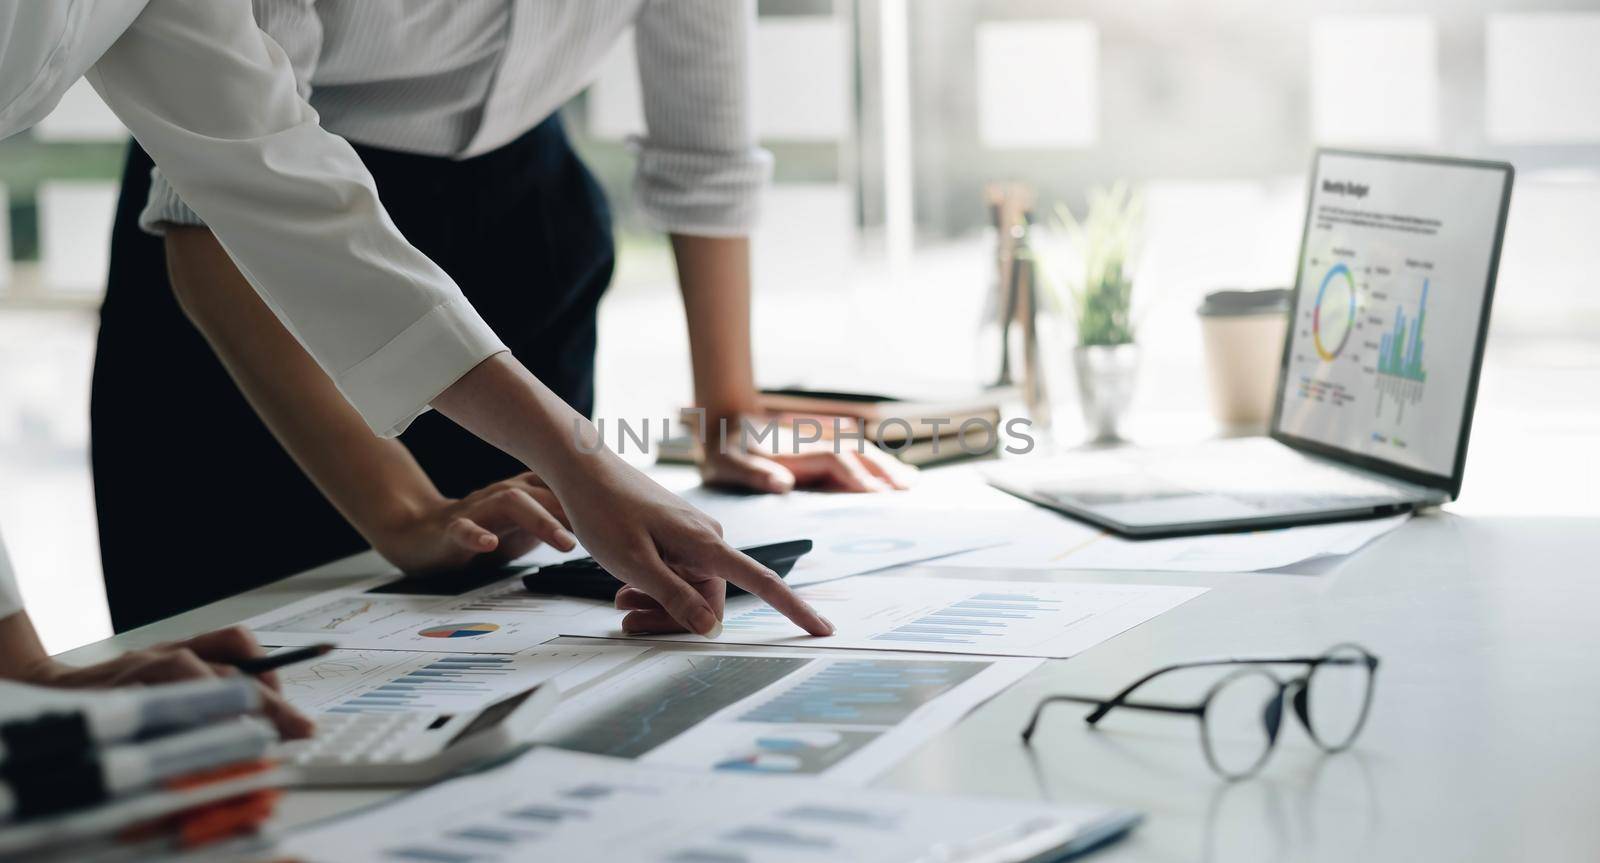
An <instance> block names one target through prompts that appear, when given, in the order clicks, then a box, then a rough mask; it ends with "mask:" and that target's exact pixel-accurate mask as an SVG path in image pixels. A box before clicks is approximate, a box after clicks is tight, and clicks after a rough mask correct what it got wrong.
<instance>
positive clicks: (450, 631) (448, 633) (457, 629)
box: [417, 623, 500, 638]
mask: <svg viewBox="0 0 1600 863" xmlns="http://www.w3.org/2000/svg"><path fill="white" fill-rule="evenodd" d="M499 628H500V624H498V623H447V624H445V625H444V626H430V627H428V628H427V629H424V630H421V631H419V632H418V633H417V634H418V635H420V636H422V637H423V638H475V637H477V636H479V635H488V634H489V633H491V632H494V631H495V630H497V629H499Z"/></svg>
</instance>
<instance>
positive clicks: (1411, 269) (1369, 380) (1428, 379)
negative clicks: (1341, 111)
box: [1274, 151, 1510, 481]
mask: <svg viewBox="0 0 1600 863" xmlns="http://www.w3.org/2000/svg"><path fill="white" fill-rule="evenodd" d="M1508 174H1509V166H1505V165H1495V164H1489V163H1472V162H1458V161H1451V160H1429V159H1413V158H1406V157H1389V156H1377V155H1367V154H1355V153H1340V152H1332V151H1324V152H1322V153H1320V154H1319V155H1318V157H1317V163H1316V168H1315V173H1314V177H1313V181H1312V185H1311V198H1310V201H1309V210H1308V213H1307V221H1306V233H1305V241H1304V244H1303V246H1302V248H1301V252H1300V254H1301V259H1300V269H1299V275H1298V280H1299V281H1298V284H1297V286H1296V291H1295V304H1294V310H1293V314H1294V317H1293V319H1292V326H1291V328H1290V335H1289V345H1288V346H1287V348H1286V351H1285V355H1284V367H1283V376H1282V378H1281V379H1280V382H1279V385H1280V386H1281V387H1282V388H1283V391H1282V392H1281V393H1280V394H1279V404H1278V414H1277V418H1276V424H1275V426H1274V430H1275V431H1277V432H1279V433H1281V434H1285V435H1288V436H1291V437H1294V438H1298V439H1301V440H1305V441H1311V442H1314V443H1320V444H1324V445H1326V446H1328V447H1332V448H1335V449H1337V450H1341V451H1344V452H1347V453H1353V454H1357V455H1361V456H1365V457H1367V458H1370V459H1376V460H1378V461H1380V462H1386V463H1388V464H1392V465H1397V466H1399V467H1402V468H1406V469H1408V470H1410V471H1415V472H1420V473H1423V474H1430V475H1434V476H1440V477H1451V476H1452V475H1454V474H1455V472H1456V471H1455V468H1456V464H1457V456H1458V452H1457V449H1458V448H1459V447H1460V446H1461V445H1462V442H1463V441H1464V436H1463V434H1462V432H1463V424H1464V423H1465V422H1467V421H1468V417H1470V413H1469V405H1468V400H1469V398H1470V397H1471V395H1472V392H1473V390H1474V389H1475V386H1476V378H1477V368H1478V363H1479V361H1480V359H1481V357H1480V352H1481V349H1482V344H1481V334H1482V327H1483V325H1484V323H1485V321H1486V318H1485V314H1486V311H1487V304H1488V301H1489V294H1490V290H1491V288H1490V285H1491V283H1492V279H1493V274H1494V273H1493V271H1494V268H1495V265H1496V262H1497V260H1498V248H1499V242H1500V232H1501V229H1502V221H1501V220H1502V217H1503V203H1504V199H1505V196H1506V195H1507V194H1508V193H1509V188H1510V187H1509V183H1508ZM1375 466H1377V465H1375ZM1457 480H1458V481H1459V477H1457Z"/></svg>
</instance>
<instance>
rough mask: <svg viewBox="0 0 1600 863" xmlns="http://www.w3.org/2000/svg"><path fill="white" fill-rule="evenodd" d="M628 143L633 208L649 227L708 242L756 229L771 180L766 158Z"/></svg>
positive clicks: (753, 152) (762, 153) (755, 150)
mask: <svg viewBox="0 0 1600 863" xmlns="http://www.w3.org/2000/svg"><path fill="white" fill-rule="evenodd" d="M628 144H629V148H630V149H632V150H633V152H634V153H635V154H636V156H637V157H638V169H637V174H636V176H635V178H634V185H633V196H634V204H635V206H636V207H637V209H638V211H639V213H640V215H642V216H643V217H644V219H645V220H646V221H647V222H649V223H650V224H651V225H653V226H654V227H656V228H659V229H661V230H663V231H667V232H669V233H677V234H694V235H697V236H710V237H738V236H745V235H748V234H749V233H750V230H751V229H752V228H754V227H755V224H756V221H757V218H758V217H759V215H760V209H761V192H762V189H763V188H765V186H766V184H767V181H768V180H770V179H771V178H772V154H771V153H769V152H767V151H766V150H763V149H761V148H760V147H751V148H750V149H749V150H747V151H745V152H742V153H708V152H704V151H694V150H667V149H661V148H658V147H653V146H651V145H650V142H649V141H648V140H646V139H644V138H639V137H634V138H631V139H629V141H628Z"/></svg>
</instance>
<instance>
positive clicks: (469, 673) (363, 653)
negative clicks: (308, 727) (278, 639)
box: [278, 644, 646, 714]
mask: <svg viewBox="0 0 1600 863" xmlns="http://www.w3.org/2000/svg"><path fill="white" fill-rule="evenodd" d="M645 652H646V649H645V648H642V647H633V646H630V645H626V644H600V645H594V646H588V645H581V646H580V645H570V646H569V645H550V646H548V647H535V648H532V649H530V650H524V651H522V652H521V653H514V654H510V655H499V654H471V653H411V652H406V651H396V650H334V651H331V652H329V653H328V654H327V655H325V656H321V657H318V658H317V659H315V660H313V661H311V662H307V663H304V664H302V665H293V666H290V667H288V668H285V669H283V670H282V671H279V672H278V679H279V681H280V682H281V683H282V685H283V694H284V697H285V698H287V699H288V700H289V703H291V704H293V705H294V706H296V707H298V708H300V709H301V710H303V711H305V712H306V713H310V714H317V713H457V712H461V711H471V710H479V709H481V708H484V707H487V706H489V705H490V704H493V703H494V702H496V701H498V700H500V699H501V698H504V697H506V696H508V695H513V694H515V693H518V692H522V691H523V690H526V689H529V688H532V687H534V686H537V685H539V684H542V683H544V682H546V681H551V680H553V681H555V683H556V685H557V686H559V687H560V688H561V690H562V691H563V692H566V691H569V690H572V689H574V688H576V687H578V686H581V685H582V684H584V683H587V682H589V681H591V680H594V679H595V678H597V677H600V676H601V675H603V674H605V673H606V672H608V671H611V670H612V669H614V668H616V667H618V666H620V665H622V664H623V663H625V662H628V661H629V660H632V659H635V658H637V657H638V656H640V655H642V654H644V653H645Z"/></svg>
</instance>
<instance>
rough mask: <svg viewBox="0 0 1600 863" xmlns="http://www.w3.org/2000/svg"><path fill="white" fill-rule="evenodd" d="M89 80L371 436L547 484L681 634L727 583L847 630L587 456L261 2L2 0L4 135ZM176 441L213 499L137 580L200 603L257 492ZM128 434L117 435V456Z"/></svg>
mask: <svg viewBox="0 0 1600 863" xmlns="http://www.w3.org/2000/svg"><path fill="white" fill-rule="evenodd" d="M80 77H83V78H86V79H87V80H88V81H89V82H90V84H91V85H92V86H93V87H94V88H95V90H96V91H97V92H99V94H100V95H101V97H102V98H104V99H105V101H106V103H107V104H108V105H109V106H110V107H111V109H112V110H113V111H115V112H116V114H117V117H118V118H119V119H121V120H122V122H123V123H124V124H125V125H126V126H127V127H128V129H129V130H130V131H131V132H132V133H133V136H134V138H135V139H136V140H137V141H139V142H140V144H141V145H143V146H144V147H146V148H148V149H149V150H150V151H151V152H152V153H153V154H154V155H155V157H156V161H157V162H158V163H159V164H162V165H165V166H167V167H168V169H169V174H170V179H171V181H172V183H173V185H174V186H175V187H176V188H177V189H178V190H179V191H180V192H181V193H182V194H183V196H184V200H186V201H187V202H189V203H190V204H192V205H193V206H194V208H195V209H196V210H197V211H198V212H199V213H201V214H203V215H204V216H205V217H206V219H207V220H209V221H210V222H211V224H212V225H213V226H214V227H216V230H217V232H218V234H219V235H220V236H221V237H222V240H223V242H224V244H225V245H226V246H227V250H228V255H229V256H230V257H231V258H232V259H233V260H234V261H236V262H238V264H239V265H240V267H241V269H242V270H243V271H244V272H245V273H247V274H248V276H249V279H250V283H251V286H252V287H253V288H254V290H255V291H256V292H258V293H259V294H260V295H261V296H262V297H263V298H265V299H266V300H267V301H268V303H269V305H270V308H271V309H272V312H273V313H274V315H275V316H276V318H277V319H278V320H280V321H281V322H282V324H283V325H284V326H286V327H287V328H288V329H289V330H290V331H292V332H293V333H294V335H295V338H296V340H297V342H299V343H300V344H301V345H302V346H303V347H304V349H305V351H306V353H307V354H308V355H309V356H310V357H311V358H313V359H314V361H315V364H316V366H317V367H318V369H319V371H320V372H321V373H322V374H324V375H326V376H327V378H328V379H331V380H332V381H333V382H335V383H336V384H337V388H338V390H339V392H340V394H341V395H342V396H343V397H344V398H345V399H347V400H348V402H349V405H350V406H352V407H353V408H355V410H356V412H357V413H358V414H359V416H360V417H361V420H362V421H363V423H364V424H365V425H366V426H367V428H368V429H370V430H371V431H372V432H374V433H377V434H380V435H390V436H392V435H394V434H398V433H399V432H401V431H403V430H404V429H405V427H406V426H407V425H408V424H409V423H410V422H411V421H412V420H413V419H415V418H416V417H417V416H419V415H421V414H423V413H425V412H426V411H427V410H428V409H429V407H430V405H431V406H432V407H434V408H437V409H438V410H439V411H440V412H441V413H443V414H445V415H446V416H449V417H450V418H451V419H453V420H455V421H456V422H457V423H459V424H460V425H461V426H463V427H464V428H466V429H467V430H469V431H470V432H472V433H473V434H475V435H477V436H479V437H481V438H483V439H484V440H486V441H488V442H490V443H492V444H494V445H495V446H497V447H499V448H500V449H502V450H504V451H505V452H507V453H509V454H511V455H513V456H515V457H516V458H517V459H518V460H519V461H520V462H521V463H522V464H525V465H527V466H528V467H530V468H533V469H535V470H537V471H539V474H540V475H541V476H542V477H543V478H544V480H545V481H546V482H547V483H548V484H549V488H550V489H551V491H552V494H554V496H555V497H556V498H557V499H559V500H560V503H561V508H562V510H563V512H564V514H565V515H566V516H567V518H568V520H569V522H570V523H571V525H572V527H573V529H574V531H575V532H576V534H577V535H578V537H579V538H580V539H582V540H583V542H584V543H585V544H586V545H587V546H588V547H589V549H590V550H591V551H593V552H594V554H595V556H596V557H597V558H599V559H600V561H601V562H602V563H603V564H605V566H606V568H607V569H609V570H610V571H612V572H613V573H615V574H616V575H617V576H619V577H621V578H622V579H623V580H625V581H628V582H629V583H630V584H632V585H634V586H635V587H638V588H641V589H643V590H645V591H646V592H648V593H649V594H650V595H651V596H653V597H654V598H655V599H656V600H659V601H660V603H661V604H662V605H663V606H664V607H665V608H666V609H668V610H669V611H670V617H671V619H672V620H673V621H674V623H675V624H678V625H681V626H684V627H686V628H688V629H691V630H693V631H696V632H702V633H704V632H710V631H713V630H715V629H717V627H718V626H719V624H718V616H719V614H720V612H721V608H722V596H723V587H724V584H723V580H724V579H726V580H727V581H730V582H734V583H737V584H740V585H742V586H745V587H746V588H747V589H750V590H752V591H753V592H755V593H756V594H757V595H759V596H761V597H762V598H764V599H766V600H767V601H768V602H770V603H772V605H773V606H774V607H775V608H776V609H778V610H779V611H781V612H782V613H783V614H785V615H786V616H788V617H789V618H790V619H792V620H794V621H795V622H796V623H798V624H799V625H800V626H802V627H804V628H805V629H806V630H807V631H809V632H813V633H818V634H823V633H827V632H831V631H832V627H831V626H830V625H829V624H828V623H827V622H826V621H824V620H823V619H822V618H821V617H819V616H818V615H817V614H816V612H815V611H814V610H812V609H811V608H810V607H809V606H807V605H806V604H805V603H804V602H803V601H801V600H800V599H799V597H797V596H795V595H794V593H793V592H792V591H790V590H789V589H788V587H787V586H786V585H784V584H783V582H782V581H781V580H780V579H778V578H776V577H775V576H774V575H773V573H771V572H770V571H768V570H767V569H765V568H764V567H762V566H761V565H760V564H758V563H756V562H755V561H753V560H751V559H750V558H748V557H746V556H745V555H742V554H739V553H738V552H737V551H735V550H733V549H732V548H730V547H729V546H728V545H727V543H725V542H723V541H722V539H721V537H720V536H719V533H718V529H717V525H716V523H715V522H714V521H712V520H711V519H710V518H708V517H706V516H705V515H704V514H701V513H698V512H696V511H695V510H694V509H693V508H692V507H689V506H687V505H685V504H684V503H683V502H682V501H681V500H679V499H678V498H676V497H674V496H673V495H671V494H669V493H667V492H666V491H665V490H664V489H662V488H661V487H660V486H658V485H656V484H655V483H653V482H651V481H650V480H649V479H648V478H647V477H645V476H644V475H642V474H640V473H639V472H638V471H637V470H635V469H633V468H632V467H630V466H628V465H627V464H626V463H624V462H623V461H622V460H621V459H620V458H618V457H617V456H616V455H615V454H613V453H610V452H608V451H606V450H603V449H602V450H599V451H587V450H585V449H584V448H583V447H581V446H580V445H579V442H578V440H576V439H575V438H576V437H577V435H578V434H579V433H580V432H581V433H584V434H587V435H589V436H591V437H592V435H593V434H594V428H593V426H592V425H589V424H588V423H587V422H586V421H585V420H584V419H583V417H582V416H580V415H579V414H577V413H575V412H574V411H573V410H572V409H571V408H570V407H568V406H567V405H566V403H565V402H563V401H561V400H560V399H559V398H558V397H556V396H555V395H554V394H553V393H551V391H550V390H549V388H547V387H545V386H544V385H543V384H542V383H540V381H539V380H538V379H537V378H536V377H534V376H533V375H532V374H530V373H529V372H528V371H527V369H526V368H525V367H524V366H522V365H521V364H520V363H519V362H517V361H516V359H515V358H514V357H512V356H511V355H510V354H509V353H508V352H507V351H506V349H505V346H504V345H503V344H502V343H501V342H500V340H499V338H498V337H496V336H495V334H494V332H493V331H492V330H490V329H489V327H488V326H487V325H485V324H484V322H483V320H482V318H481V317H480V316H479V315H478V314H477V312H476V311H475V310H474V309H473V308H472V306H471V304H470V303H468V302H467V301H466V300H465V299H464V298H463V297H462V294H461V291H460V290H459V289H458V288H457V286H456V285H455V284H454V282H452V281H451V280H450V278H449V276H448V275H446V274H445V273H444V272H443V271H442V270H441V269H440V268H439V267H438V266H437V265H436V264H434V263H433V261H431V260H429V259H428V258H427V257H425V256H423V255H422V254H421V253H419V252H418V251H417V250H416V249H415V248H413V247H411V246H410V245H408V244H407V243H406V242H405V241H404V239H402V238H401V237H400V235H399V233H398V232H397V231H396V230H395V227H394V224H393V223H392V222H391V221H390V220H389V218H388V216H387V214H386V213H385V212H384V210H383V207H382V205H381V204H380V203H379V200H378V194H377V192H376V190H375V189H374V187H373V183H372V176H371V174H370V173H369V172H368V171H367V170H366V169H365V168H364V167H363V166H362V164H361V162H360V160H359V159H358V158H357V157H356V155H355V153H354V152H352V151H351V149H350V147H349V145H348V144H346V143H345V142H344V141H341V140H339V139H338V138H335V137H334V136H332V135H329V134H328V133H326V132H325V131H323V130H322V129H321V128H319V127H318V125H317V115H316V113H315V112H314V111H312V110H311V108H310V107H309V106H308V105H307V104H306V103H305V102H304V101H303V100H302V99H301V98H300V97H299V95H297V94H296V92H295V81H294V75H293V72H292V70H291V69H290V68H289V65H288V62H287V60H286V59H285V57H284V54H283V51H282V49H281V48H279V46H278V45H277V44H276V43H275V42H272V41H271V40H270V39H267V38H265V37H264V36H263V35H262V33H261V30H260V29H259V28H258V27H257V26H256V23H255V20H254V19H253V17H252V15H251V10H250V4H249V3H247V2H244V0H51V2H48V3H45V2H20V0H0V138H4V137H6V136H8V135H11V134H15V133H18V132H20V131H22V130H24V129H27V128H28V127H30V126H31V125H33V124H34V123H36V122H38V121H39V119H40V118H42V117H44V116H45V115H46V114H48V113H49V112H50V111H51V110H52V109H53V108H54V107H55V105H56V104H57V103H58V102H59V101H60V99H61V96H62V94H63V93H64V92H66V90H67V89H68V88H69V87H70V86H72V84H73V83H74V82H75V81H76V80H78V79H79V78H80ZM128 386H129V388H130V392H129V396H130V397H131V398H138V397H139V396H141V395H145V396H152V397H153V396H155V395H157V394H161V395H166V394H170V393H173V392H177V393H179V394H180V395H181V394H183V393H184V390H185V385H184V382H183V381H182V380H181V379H174V378H172V377H168V376H160V375H158V376H155V377H149V378H140V379H137V380H134V381H129V382H128ZM303 421H305V422H314V421H315V418H307V419H305V420H303ZM129 422H130V423H133V424H136V425H137V424H146V423H149V424H155V423H160V422H161V417H159V416H152V415H150V414H149V413H146V414H144V415H135V416H132V417H130V418H129ZM165 430H166V431H168V432H169V433H171V434H174V435H177V436H180V437H184V439H185V440H186V441H188V442H189V443H190V444H191V445H192V446H193V447H194V448H196V449H197V450H198V449H205V450H206V451H208V452H210V453H212V454H213V461H212V462H211V467H212V472H211V474H210V475H209V476H208V477H207V481H206V483H205V484H204V485H203V486H202V487H197V488H191V489H186V492H187V495H186V497H185V498H184V499H183V500H182V501H181V503H182V505H181V506H180V507H178V508H177V509H174V510H170V511H167V512H164V513H161V514H160V518H157V519H154V520H150V519H146V520H145V522H144V523H145V524H146V525H147V526H148V527H149V528H150V530H152V531H153V532H155V533H157V534H159V537H158V540H159V546H158V547H157V549H156V551H155V553H153V554H152V556H151V557H150V558H149V559H148V560H144V561H139V562H138V564H139V565H140V566H142V568H143V569H142V573H141V574H142V575H144V576H145V577H146V579H147V583H146V586H145V589H146V590H148V591H151V592H167V593H173V592H178V591H181V590H182V589H183V588H184V585H183V584H182V583H181V582H178V581H176V580H173V579H169V578H168V577H167V573H168V572H169V571H170V570H171V568H172V566H171V564H172V562H173V560H174V557H175V554H176V553H177V552H178V551H180V550H182V549H183V548H184V547H185V544H186V543H189V542H192V541H194V540H195V539H196V538H197V536H198V534H197V532H196V530H195V529H193V528H191V527H189V526H188V525H187V524H186V523H185V521H184V513H185V512H186V511H187V512H195V511H225V510H226V509H227V507H228V506H229V505H230V503H231V502H233V501H234V500H237V499H238V497H239V496H240V495H248V494H249V489H248V488H242V487H240V486H239V485H238V484H236V483H230V482H229V478H228V475H227V473H226V471H225V468H226V466H227V462H226V447H227V444H228V441H227V440H226V439H220V440H219V439H216V438H211V437H207V435H206V431H207V430H206V429H205V428H204V425H203V423H202V424H201V426H200V427H198V428H195V427H188V428H185V427H181V426H171V425H169V426H166V427H165ZM120 431H121V430H120V429H116V428H106V427H103V426H102V427H101V428H99V429H97V430H96V435H97V443H98V442H100V438H101V436H104V435H116V434H118V433H120ZM218 453H220V454H221V455H220V456H219V455H217V454H218ZM104 480H105V478H104V477H97V481H104ZM151 505H152V506H155V505H156V504H155V502H152V504H151ZM224 532H226V526H225V527H224ZM204 538H206V539H209V538H211V537H204ZM271 541H272V542H273V543H288V542H293V537H286V536H281V535H278V536H274V537H273V538H272V540H271ZM259 550H260V549H258V548H248V547H234V548H232V549H230V550H229V551H228V554H227V556H226V559H224V558H218V559H211V560H207V561H204V565H205V566H206V567H210V568H213V569H223V570H225V569H226V567H227V566H228V565H229V563H230V560H238V559H245V558H248V557H249V556H250V555H251V554H254V553H257V552H258V551H259Z"/></svg>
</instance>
